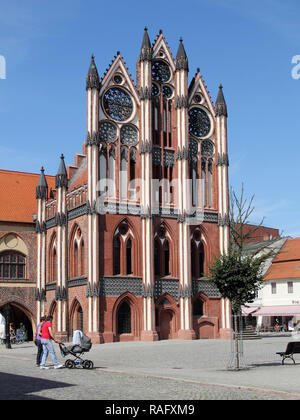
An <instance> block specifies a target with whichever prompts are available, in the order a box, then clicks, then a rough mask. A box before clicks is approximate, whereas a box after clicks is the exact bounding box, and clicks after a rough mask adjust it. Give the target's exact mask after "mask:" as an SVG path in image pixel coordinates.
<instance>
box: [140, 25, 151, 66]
mask: <svg viewBox="0 0 300 420" xmlns="http://www.w3.org/2000/svg"><path fill="white" fill-rule="evenodd" d="M151 59H152V48H151V43H150V38H149V35H148V28H147V26H145V29H144V37H143V42H142V47H141V53H140V61H150V60H151Z"/></svg>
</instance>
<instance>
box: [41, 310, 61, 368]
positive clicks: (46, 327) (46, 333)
mask: <svg viewBox="0 0 300 420" xmlns="http://www.w3.org/2000/svg"><path fill="white" fill-rule="evenodd" d="M52 319H53V317H52V316H47V318H46V322H45V323H44V324H43V326H42V336H41V342H42V345H43V357H42V362H41V365H40V369H49V367H47V366H45V363H46V360H47V357H48V354H49V353H50V356H51V359H52V363H53V365H54V369H60V368H62V367H63V365H60V364H58V361H57V358H56V354H55V350H54V347H53V344H52V340H53V341H54V342H55V343H57V341H56V340H55V339H54V337H53V332H52Z"/></svg>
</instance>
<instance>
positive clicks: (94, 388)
mask: <svg viewBox="0 0 300 420" xmlns="http://www.w3.org/2000/svg"><path fill="white" fill-rule="evenodd" d="M290 340H291V338H290V337H283V336H280V337H267V338H263V339H261V340H255V341H244V344H243V348H244V363H245V365H246V367H247V368H246V369H242V370H240V371H238V372H235V371H230V370H228V369H227V366H228V362H229V360H230V355H231V342H230V341H225V340H196V341H180V340H169V341H159V342H156V343H143V342H127V343H108V344H104V345H94V346H93V347H92V349H91V351H90V352H89V353H87V354H86V355H85V356H84V357H85V358H88V359H91V360H93V362H94V369H93V370H84V369H81V368H75V369H72V370H70V369H65V368H64V369H59V370H54V369H49V370H44V371H42V370H40V369H39V368H36V367H35V353H36V348H35V346H34V345H33V344H32V343H28V344H22V345H19V346H13V348H12V349H11V350H8V349H6V348H5V347H3V346H1V347H0V399H2V400H4V399H5V400H7V399H13V400H16V399H18V400H21V399H55V400H61V399H63V400H68V399H69V400H76V399H80V400H90V399H94V400H145V399H147V400H173V401H174V400H239V399H240V400H262V399H266V400H274V399H276V400H277V399H282V400H284V399H300V379H299V377H300V376H299V373H300V355H298V356H299V357H298V360H297V355H296V357H295V358H296V361H297V364H296V365H285V366H281V360H280V359H281V358H280V357H279V356H278V355H276V352H277V351H283V350H284V349H285V347H286V344H287V342H288V341H290ZM55 348H56V352H57V355H58V356H59V359H60V361H61V362H62V363H64V361H65V359H63V358H61V357H60V354H59V348H58V346H57V345H55ZM48 362H49V366H50V364H51V361H50V359H48Z"/></svg>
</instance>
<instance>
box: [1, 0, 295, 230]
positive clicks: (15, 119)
mask: <svg viewBox="0 0 300 420" xmlns="http://www.w3.org/2000/svg"><path fill="white" fill-rule="evenodd" d="M0 8H1V9H0V55H2V56H4V57H5V60H6V79H5V80H3V79H0V139H1V140H0V168H1V169H11V170H19V171H29V172H38V171H39V169H40V167H41V166H42V165H44V166H45V168H46V171H47V173H50V174H55V173H56V171H57V168H58V164H59V156H60V154H61V153H62V152H63V153H64V154H65V156H66V162H67V163H73V162H74V155H75V153H76V152H81V147H82V143H83V141H84V138H85V127H86V96H85V95H86V92H85V77H86V74H87V70H88V67H89V63H90V56H91V53H94V54H95V59H96V64H97V66H98V70H99V73H100V75H102V74H103V73H104V72H105V69H106V68H107V67H108V65H109V64H110V62H111V60H112V59H113V58H114V55H115V54H116V52H117V51H118V50H119V51H121V55H122V56H123V57H124V59H125V61H126V64H127V66H128V68H129V70H130V72H131V73H132V76H133V78H134V79H135V65H136V60H137V57H138V54H139V49H140V45H141V41H142V36H143V29H144V26H145V25H147V26H148V29H149V35H150V38H151V41H153V40H154V38H155V37H156V35H157V34H158V32H159V30H160V29H162V30H163V33H164V35H165V37H166V40H167V42H168V44H169V46H170V48H171V50H172V52H173V55H175V54H176V51H177V47H178V41H179V38H180V36H182V37H183V42H184V46H185V49H186V52H187V54H188V58H189V67H190V79H191V78H192V77H193V75H194V73H195V72H196V69H197V67H200V71H201V74H202V76H203V78H204V80H205V83H206V85H207V86H208V90H209V91H210V94H211V96H212V98H213V100H215V98H216V95H217V91H218V86H219V84H220V83H222V84H223V86H224V94H225V98H226V101H227V105H228V113H229V118H228V142H229V159H230V167H229V176H230V184H231V185H232V187H233V188H234V189H235V190H236V191H239V190H240V188H241V185H242V183H244V187H245V191H246V194H247V195H248V196H251V195H253V194H254V195H255V199H254V205H255V212H254V214H253V216H252V222H254V223H255V222H257V221H260V219H261V218H262V217H265V221H264V225H266V226H270V227H276V228H279V229H280V231H282V232H283V234H285V235H291V236H300V218H299V207H300V198H299V194H298V191H299V172H300V168H299V166H300V165H299V151H300V145H299V140H300V139H299V137H300V135H299V133H300V100H299V98H300V96H299V92H300V79H298V80H295V79H293V78H292V74H291V72H292V68H293V66H294V65H293V64H292V58H293V57H294V56H295V55H300V30H299V29H300V23H299V16H300V3H299V1H298V0H281V1H279V0H186V1H185V2H183V1H181V0H180V1H179V0H173V1H172V2H171V1H163V0H160V1H158V0H152V1H151V2H141V1H136V0H128V1H127V2H124V1H120V0H115V1H114V2H104V1H102V0H98V1H96V0H60V1H58V0H52V1H48V0H26V2H25V1H24V2H20V1H19V0H9V1H7V0H0ZM299 73H300V71H299Z"/></svg>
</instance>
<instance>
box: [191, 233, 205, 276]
mask: <svg viewBox="0 0 300 420" xmlns="http://www.w3.org/2000/svg"><path fill="white" fill-rule="evenodd" d="M191 267H192V277H195V278H200V277H203V276H204V270H205V253H204V244H203V241H202V240H201V234H200V231H195V232H194V235H193V238H192V240H191Z"/></svg>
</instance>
